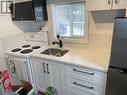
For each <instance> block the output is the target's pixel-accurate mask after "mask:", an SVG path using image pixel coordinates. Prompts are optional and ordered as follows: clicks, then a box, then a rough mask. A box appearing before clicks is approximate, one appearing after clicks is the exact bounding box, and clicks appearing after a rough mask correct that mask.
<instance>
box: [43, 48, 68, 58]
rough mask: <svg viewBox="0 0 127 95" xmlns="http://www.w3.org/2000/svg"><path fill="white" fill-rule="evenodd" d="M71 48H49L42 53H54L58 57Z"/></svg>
mask: <svg viewBox="0 0 127 95" xmlns="http://www.w3.org/2000/svg"><path fill="white" fill-rule="evenodd" d="M68 51H69V50H63V49H57V48H48V49H46V50H45V51H43V52H41V54H46V55H53V56H56V57H62V56H64V55H65V54H66V53H67V52H68Z"/></svg>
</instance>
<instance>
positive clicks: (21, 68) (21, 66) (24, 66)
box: [14, 58, 31, 82]
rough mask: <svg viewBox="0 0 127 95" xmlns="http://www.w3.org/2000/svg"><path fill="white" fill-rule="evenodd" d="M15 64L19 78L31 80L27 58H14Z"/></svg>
mask: <svg viewBox="0 0 127 95" xmlns="http://www.w3.org/2000/svg"><path fill="white" fill-rule="evenodd" d="M14 64H15V68H16V72H17V75H18V78H19V80H25V81H28V82H30V81H31V80H30V74H29V69H28V68H29V67H28V62H27V60H26V59H22V58H14Z"/></svg>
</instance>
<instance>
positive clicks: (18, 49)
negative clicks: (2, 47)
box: [11, 48, 22, 52]
mask: <svg viewBox="0 0 127 95" xmlns="http://www.w3.org/2000/svg"><path fill="white" fill-rule="evenodd" d="M20 50H22V49H21V48H15V49H13V50H11V52H18V51H20Z"/></svg>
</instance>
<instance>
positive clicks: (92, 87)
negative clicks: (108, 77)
mask: <svg viewBox="0 0 127 95" xmlns="http://www.w3.org/2000/svg"><path fill="white" fill-rule="evenodd" d="M73 84H75V85H77V86H81V87H85V88H87V89H94V87H89V86H86V85H82V84H79V83H76V82H73Z"/></svg>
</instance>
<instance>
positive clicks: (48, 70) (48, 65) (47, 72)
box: [47, 64, 49, 74]
mask: <svg viewBox="0 0 127 95" xmlns="http://www.w3.org/2000/svg"><path fill="white" fill-rule="evenodd" d="M47 74H49V65H48V64H47Z"/></svg>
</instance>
